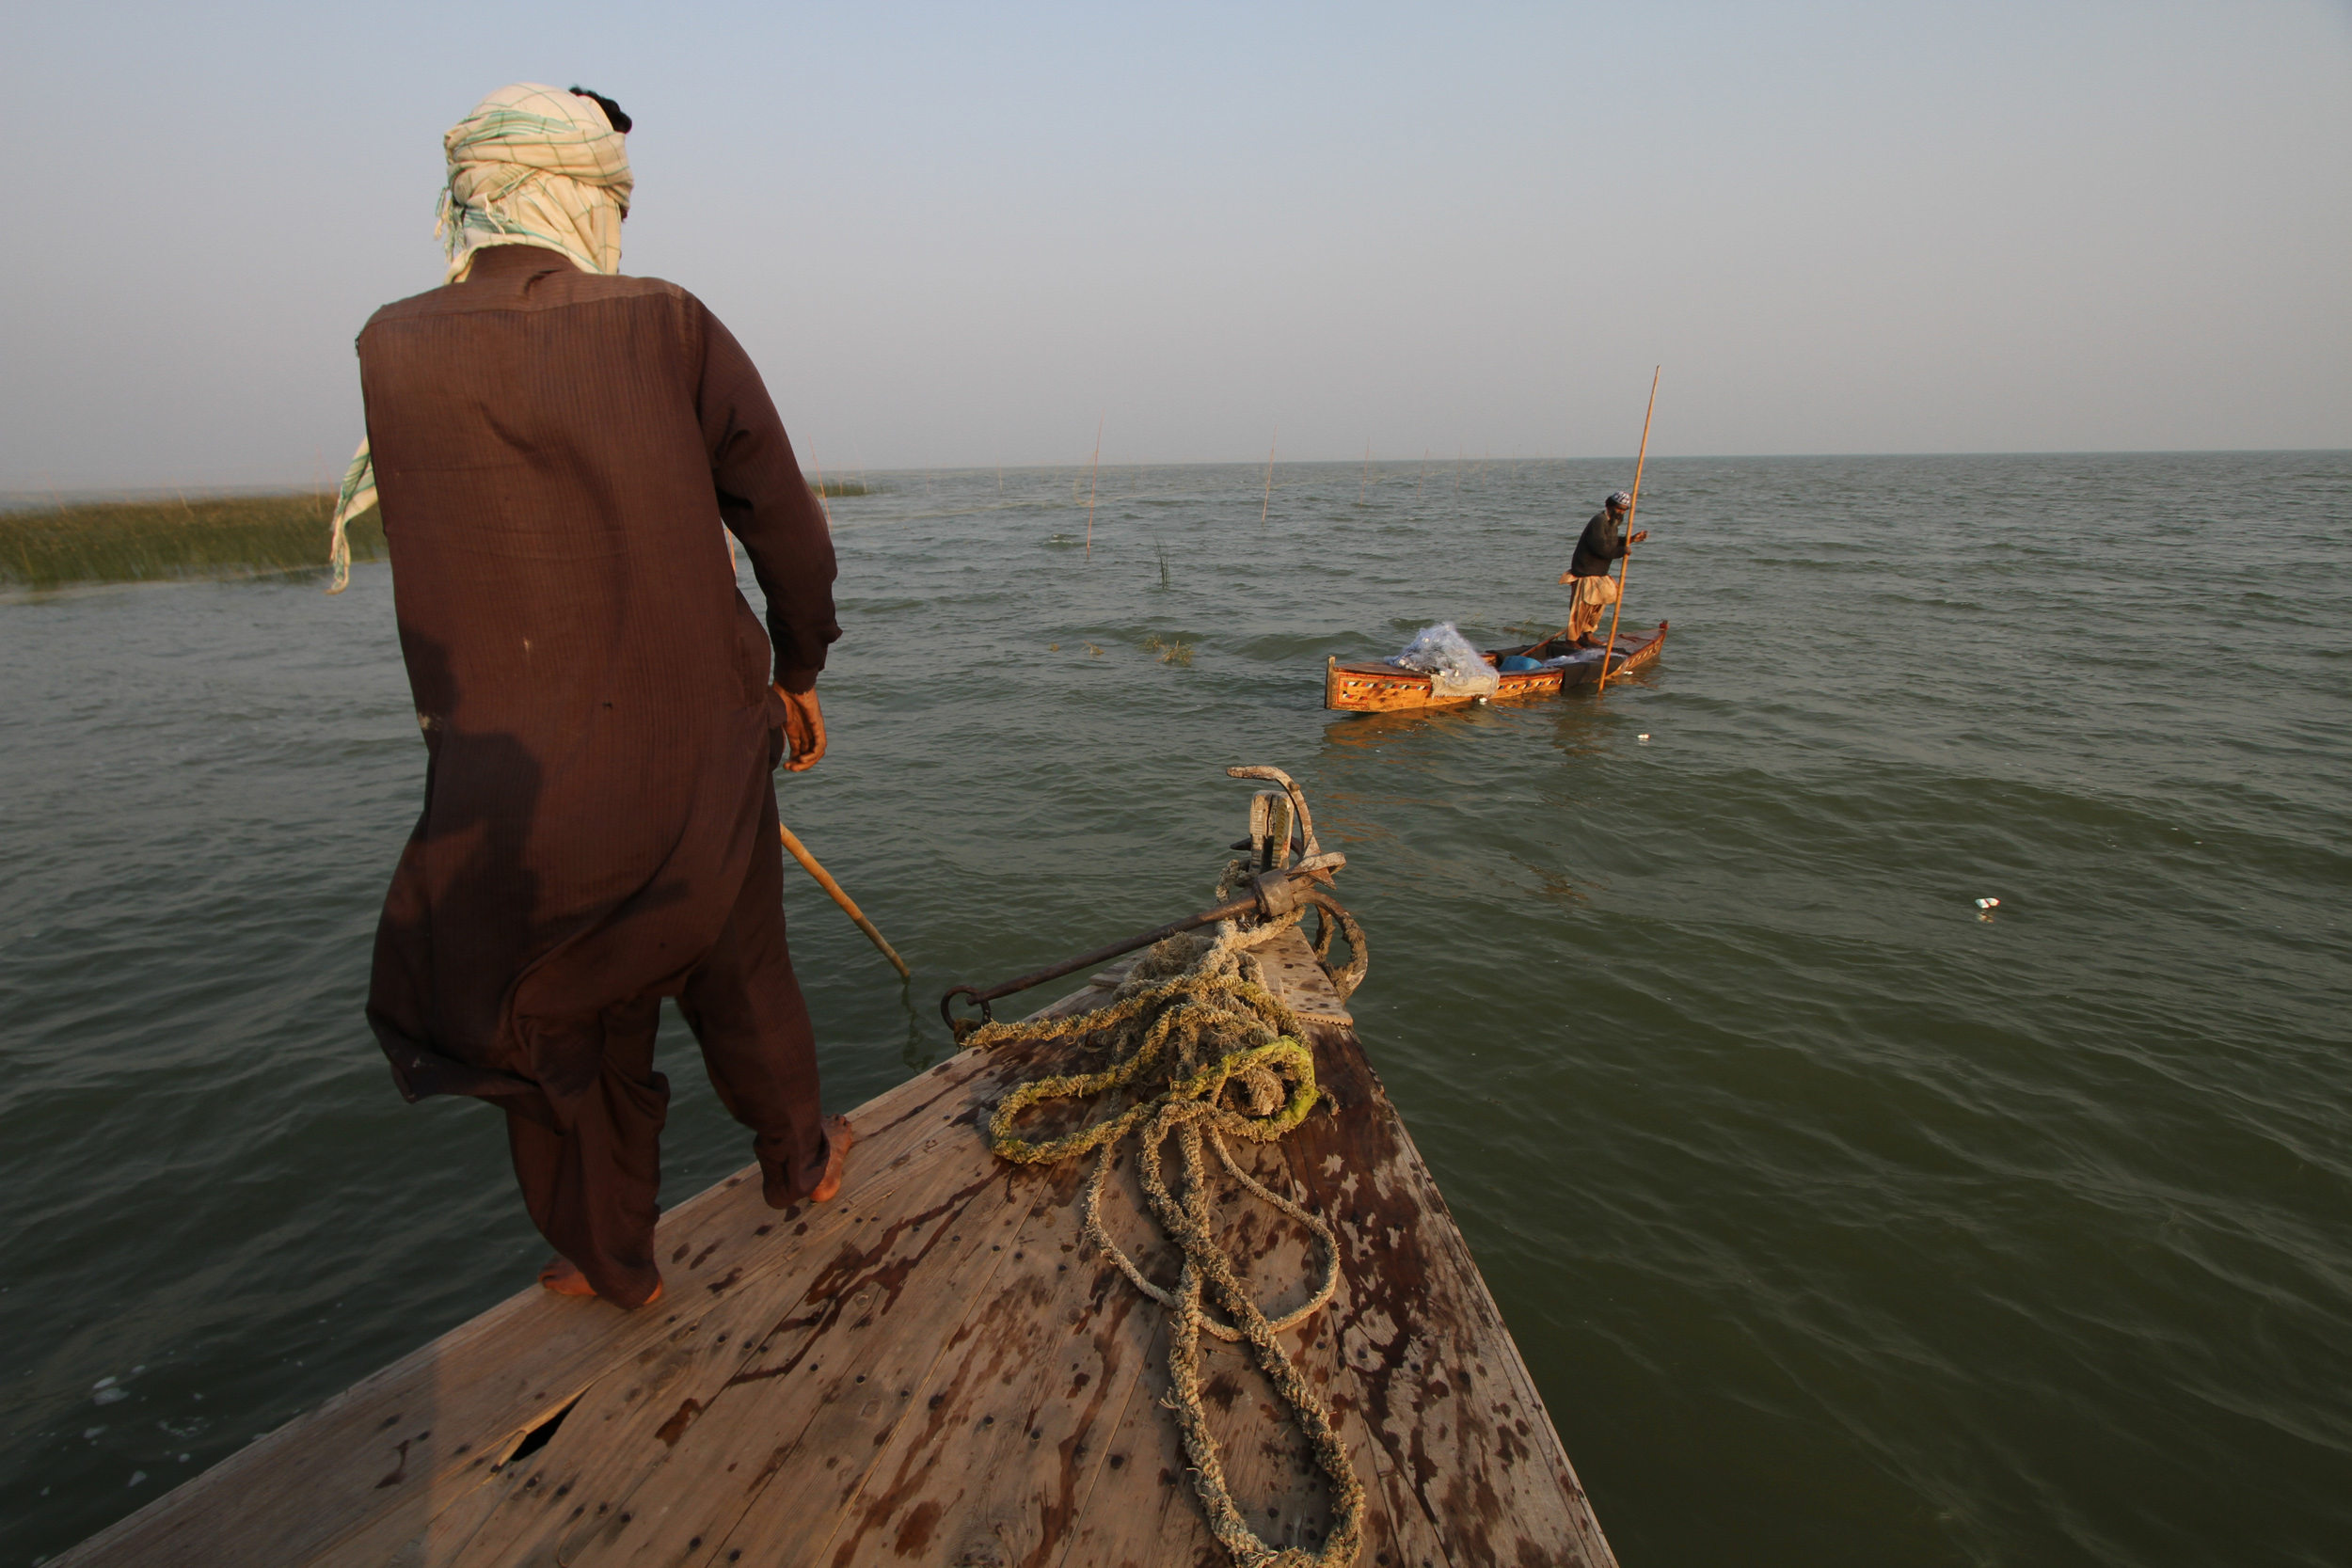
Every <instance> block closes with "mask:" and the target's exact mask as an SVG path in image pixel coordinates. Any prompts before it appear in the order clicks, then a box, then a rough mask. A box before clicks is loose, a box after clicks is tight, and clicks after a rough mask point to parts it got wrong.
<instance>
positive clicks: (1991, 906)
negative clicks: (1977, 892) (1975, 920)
mask: <svg viewBox="0 0 2352 1568" xmlns="http://www.w3.org/2000/svg"><path fill="white" fill-rule="evenodd" d="M2000 907H2001V901H2000V900H1999V899H1998V898H1979V899H1978V900H1977V908H1979V909H1980V910H1997V909H1999V908H2000Z"/></svg>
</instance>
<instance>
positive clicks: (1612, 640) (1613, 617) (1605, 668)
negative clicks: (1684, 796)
mask: <svg viewBox="0 0 2352 1568" xmlns="http://www.w3.org/2000/svg"><path fill="white" fill-rule="evenodd" d="M1664 368H1665V367H1664V366H1662V365H1661V366H1657V367H1654V368H1652V370H1651V371H1650V372H1649V410H1648V412H1647V413H1645V414H1644V415H1643V416H1642V451H1641V454H1640V455H1639V456H1637V457H1635V458H1634V459H1633V499H1632V500H1631V501H1629V502H1628V503H1627V505H1626V509H1625V537H1626V546H1625V554H1623V555H1621V556H1619V557H1618V558H1617V602H1616V603H1615V604H1613V605H1612V606H1611V607H1610V609H1609V636H1608V638H1607V640H1606V641H1603V642H1602V643H1601V645H1600V684H1599V685H1598V686H1596V687H1595V688H1594V690H1596V691H1606V690H1608V689H1609V656H1610V655H1611V654H1613V653H1615V652H1616V651H1617V622H1618V621H1619V620H1620V619H1622V618H1623V616H1624V615H1625V585H1626V579H1628V578H1630V577H1632V575H1633V519H1634V518H1636V517H1638V516H1640V515H1642V465H1643V464H1644V463H1645V462H1647V461H1648V460H1649V417H1650V415H1651V414H1655V413H1657V412H1658V373H1659V372H1660V371H1661V370H1663V369H1664Z"/></svg>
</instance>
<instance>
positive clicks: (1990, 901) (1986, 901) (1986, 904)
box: [1645, 737, 2001, 910]
mask: <svg viewBox="0 0 2352 1568" xmlns="http://www.w3.org/2000/svg"><path fill="white" fill-rule="evenodd" d="M1645 738H1646V737H1645ZM2000 907H2001V901H2000V900H1999V899H1998V898H1979V899H1978V900H1977V908H1979V909H1980V910H1997V909H1999V908H2000Z"/></svg>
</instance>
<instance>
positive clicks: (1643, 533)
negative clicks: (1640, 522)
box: [1626, 529, 1649, 545]
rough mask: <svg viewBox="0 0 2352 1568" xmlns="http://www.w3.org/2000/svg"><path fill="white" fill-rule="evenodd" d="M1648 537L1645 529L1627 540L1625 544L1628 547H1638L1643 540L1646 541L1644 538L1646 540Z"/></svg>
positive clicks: (1647, 531)
mask: <svg viewBox="0 0 2352 1568" xmlns="http://www.w3.org/2000/svg"><path fill="white" fill-rule="evenodd" d="M1648 537H1649V530H1647V529H1644V530H1643V531H1641V532H1639V533H1637V534H1635V535H1634V536H1633V537H1632V538H1630V539H1629V540H1627V541H1626V543H1627V544H1629V545H1638V544H1640V543H1641V542H1642V541H1643V540H1645V539H1646V538H1648Z"/></svg>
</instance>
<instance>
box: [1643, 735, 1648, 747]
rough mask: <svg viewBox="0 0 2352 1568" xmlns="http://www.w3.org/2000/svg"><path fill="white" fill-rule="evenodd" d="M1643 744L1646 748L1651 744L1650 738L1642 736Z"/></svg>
mask: <svg viewBox="0 0 2352 1568" xmlns="http://www.w3.org/2000/svg"><path fill="white" fill-rule="evenodd" d="M1642 744H1643V745H1645V746H1646V745H1648V744H1649V736H1642Z"/></svg>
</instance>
